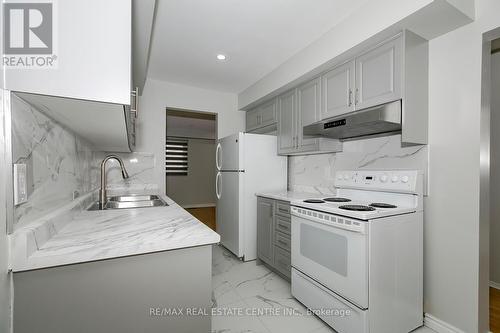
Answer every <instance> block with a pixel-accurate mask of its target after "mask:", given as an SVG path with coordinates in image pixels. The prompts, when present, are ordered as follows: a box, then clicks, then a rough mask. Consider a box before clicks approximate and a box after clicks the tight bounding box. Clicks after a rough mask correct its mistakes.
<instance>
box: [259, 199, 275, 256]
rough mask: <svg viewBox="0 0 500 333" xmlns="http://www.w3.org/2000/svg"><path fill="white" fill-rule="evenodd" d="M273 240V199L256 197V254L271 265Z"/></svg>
mask: <svg viewBox="0 0 500 333" xmlns="http://www.w3.org/2000/svg"><path fill="white" fill-rule="evenodd" d="M273 240H274V200H271V199H267V198H262V197H258V198H257V256H258V257H259V258H260V259H261V260H263V261H264V262H266V263H268V264H270V265H272V264H273V262H274V253H273V247H274V245H273Z"/></svg>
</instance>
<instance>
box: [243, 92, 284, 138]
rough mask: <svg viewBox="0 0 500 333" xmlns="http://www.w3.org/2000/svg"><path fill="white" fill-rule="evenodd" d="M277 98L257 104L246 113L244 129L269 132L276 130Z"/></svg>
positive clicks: (254, 131) (253, 131)
mask: <svg viewBox="0 0 500 333" xmlns="http://www.w3.org/2000/svg"><path fill="white" fill-rule="evenodd" d="M277 121H278V117H277V100H276V99H275V98H273V99H272V100H270V101H268V102H266V103H264V104H262V105H259V106H258V107H256V108H255V109H252V110H250V111H248V112H247V114H246V131H247V132H252V133H269V132H273V131H275V130H276V123H277Z"/></svg>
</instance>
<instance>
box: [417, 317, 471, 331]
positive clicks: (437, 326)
mask: <svg viewBox="0 0 500 333" xmlns="http://www.w3.org/2000/svg"><path fill="white" fill-rule="evenodd" d="M424 326H425V327H427V328H430V329H431V330H433V331H436V332H437V333H465V332H464V331H462V330H460V329H458V328H456V327H455V326H453V325H450V324H448V323H447V322H444V321H442V320H441V319H438V318H436V317H434V316H432V315H430V314H428V313H426V314H425V315H424Z"/></svg>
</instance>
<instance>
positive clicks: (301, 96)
mask: <svg viewBox="0 0 500 333" xmlns="http://www.w3.org/2000/svg"><path fill="white" fill-rule="evenodd" d="M297 104H298V110H297V115H298V117H297V118H298V119H297V137H298V140H299V141H298V144H299V149H300V150H309V149H313V150H314V149H316V148H317V142H318V140H317V139H314V138H313V139H311V138H309V139H304V137H303V128H304V126H307V125H310V124H312V123H314V122H316V121H317V120H319V117H320V112H321V110H320V109H321V108H320V104H321V78H316V79H314V80H312V81H309V82H307V83H306V84H304V85H302V86H300V87H299V88H297Z"/></svg>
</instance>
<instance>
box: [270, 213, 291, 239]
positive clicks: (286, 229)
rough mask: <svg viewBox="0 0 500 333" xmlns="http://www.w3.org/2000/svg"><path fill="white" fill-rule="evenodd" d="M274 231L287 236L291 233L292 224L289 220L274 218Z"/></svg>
mask: <svg viewBox="0 0 500 333" xmlns="http://www.w3.org/2000/svg"><path fill="white" fill-rule="evenodd" d="M275 223H276V224H275V228H274V229H275V230H276V231H279V232H282V233H284V234H287V235H291V232H292V222H291V219H290V218H289V217H288V218H286V217H285V218H283V217H281V216H279V215H277V216H276V221H275Z"/></svg>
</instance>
